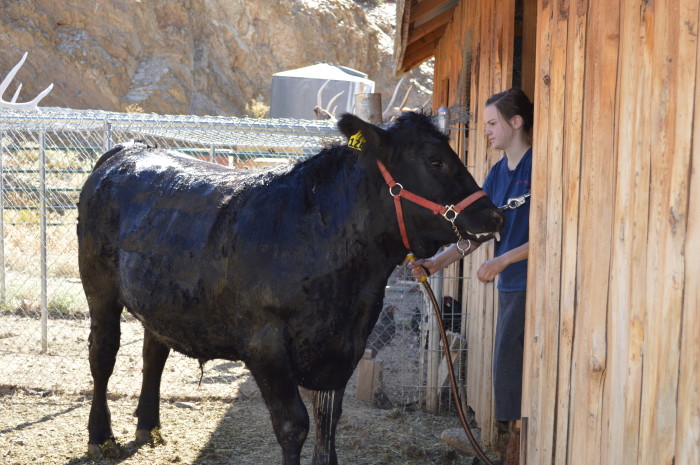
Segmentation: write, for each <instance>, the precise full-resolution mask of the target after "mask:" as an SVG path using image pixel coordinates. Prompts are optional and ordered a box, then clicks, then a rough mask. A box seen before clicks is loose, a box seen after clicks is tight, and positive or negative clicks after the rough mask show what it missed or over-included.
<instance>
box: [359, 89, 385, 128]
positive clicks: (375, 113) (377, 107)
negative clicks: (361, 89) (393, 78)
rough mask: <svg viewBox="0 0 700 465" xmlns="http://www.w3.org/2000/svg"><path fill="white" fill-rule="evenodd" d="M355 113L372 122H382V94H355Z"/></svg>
mask: <svg viewBox="0 0 700 465" xmlns="http://www.w3.org/2000/svg"><path fill="white" fill-rule="evenodd" d="M355 114H356V115H357V116H359V117H360V118H362V119H363V120H365V121H367V122H368V123H373V124H382V123H383V122H384V119H383V118H382V94H379V93H371V94H355Z"/></svg>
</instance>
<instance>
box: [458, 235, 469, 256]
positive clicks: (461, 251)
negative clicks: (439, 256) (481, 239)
mask: <svg viewBox="0 0 700 465" xmlns="http://www.w3.org/2000/svg"><path fill="white" fill-rule="evenodd" d="M464 240H465V241H467V248H466V249H463V248H461V247H460V246H459V243H460V242H463V241H457V250H459V253H461V254H462V256H463V257H464V256H465V255H466V254H467V252H469V249H471V248H472V241H470V240H469V239H464Z"/></svg>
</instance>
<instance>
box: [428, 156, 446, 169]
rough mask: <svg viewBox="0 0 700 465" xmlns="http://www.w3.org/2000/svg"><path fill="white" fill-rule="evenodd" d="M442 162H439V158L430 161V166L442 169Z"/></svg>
mask: <svg viewBox="0 0 700 465" xmlns="http://www.w3.org/2000/svg"><path fill="white" fill-rule="evenodd" d="M442 165H443V163H442V160H438V159H437V158H435V159H432V160H430V166H432V167H433V168H435V169H439V168H442Z"/></svg>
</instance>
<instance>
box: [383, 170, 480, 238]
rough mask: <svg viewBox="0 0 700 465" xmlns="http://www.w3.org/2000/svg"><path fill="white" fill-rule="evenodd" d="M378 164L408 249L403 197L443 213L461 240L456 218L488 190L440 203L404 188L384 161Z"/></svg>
mask: <svg viewBox="0 0 700 465" xmlns="http://www.w3.org/2000/svg"><path fill="white" fill-rule="evenodd" d="M377 166H378V167H379V171H380V172H381V173H382V176H383V177H384V181H385V182H386V183H387V185H388V186H389V194H391V196H392V197H393V198H394V208H395V209H396V219H397V220H398V222H399V231H401V239H402V240H403V245H404V247H406V249H407V250H411V246H410V244H409V242H408V234H407V233H406V225H405V223H404V219H403V209H402V208H401V198H402V197H403V198H404V199H406V200H408V201H410V202H413V203H415V204H417V205H420V206H421V207H424V208H427V209H428V210H430V211H432V212H433V214H434V215H437V214H440V215H442V217H443V218H445V219H446V220H447V221H449V222H450V223H452V229H453V230H454V232H455V234H456V235H457V238H458V240H460V241H461V240H462V236H461V235H460V233H459V230H458V229H457V226H456V225H455V220H456V219H457V216H458V215H459V214H460V213H461V212H462V211H463V210H464V209H465V208H467V207H468V206H469V205H471V204H472V203H474V202H476V201H477V200H479V199H480V198H482V197H484V196H486V192H484V191H483V190H478V191H476V192H474V193H473V194H471V195H469V196H468V197H466V198H465V199H464V200H462V201H461V202H459V203H458V204H457V205H440V204H437V203H435V202H431V201H430V200H428V199H425V198H423V197H421V196H419V195H416V194H413V193H412V192H409V191H407V190H406V189H404V188H403V186H402V185H401V184H399V183H397V182H396V181H395V180H394V178H393V177H392V176H391V174H390V173H389V170H388V169H387V168H386V166H384V163H382V162H381V161H379V160H377ZM395 188H398V192H395Z"/></svg>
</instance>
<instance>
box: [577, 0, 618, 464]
mask: <svg viewBox="0 0 700 465" xmlns="http://www.w3.org/2000/svg"><path fill="white" fill-rule="evenodd" d="M586 37H587V44H586V55H585V60H586V67H585V77H584V79H585V82H584V89H585V94H584V108H585V109H586V110H585V114H584V115H583V137H582V140H583V144H582V150H581V153H582V154H583V158H582V163H581V172H582V173H581V190H580V199H581V200H580V210H579V220H580V223H579V224H580V232H579V236H578V246H577V249H578V263H577V285H576V298H577V301H578V302H580V303H581V307H580V308H579V309H577V311H576V315H575V325H576V329H575V331H576V337H575V338H574V345H573V362H572V363H573V367H574V370H573V371H574V376H573V377H572V385H571V408H570V419H569V424H570V425H571V428H570V436H569V441H568V445H569V451H568V452H569V454H568V463H571V464H579V463H580V464H590V463H600V454H601V449H602V440H603V438H602V437H601V430H602V426H601V422H602V421H603V415H604V411H603V408H604V400H605V399H604V388H605V384H604V383H605V374H606V369H607V362H608V361H607V354H608V352H607V349H608V347H607V331H608V327H607V322H608V318H609V313H608V309H609V307H608V302H607V298H608V285H609V273H610V253H611V251H610V249H611V245H610V243H611V236H612V225H613V223H614V218H613V215H612V208H611V205H612V204H613V202H614V189H615V180H614V176H613V173H614V171H615V160H616V153H615V152H614V150H613V148H614V129H615V124H614V123H615V121H614V104H615V103H614V102H615V88H616V81H617V79H616V76H617V60H618V41H619V4H616V3H615V2H612V3H611V2H605V3H604V2H602V1H592V2H590V4H589V11H588V30H587V36H586ZM582 419H585V421H582Z"/></svg>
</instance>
